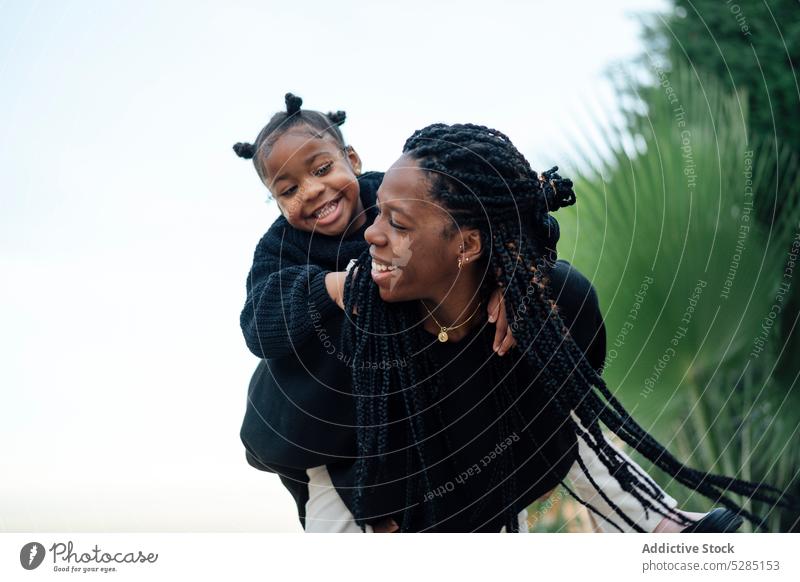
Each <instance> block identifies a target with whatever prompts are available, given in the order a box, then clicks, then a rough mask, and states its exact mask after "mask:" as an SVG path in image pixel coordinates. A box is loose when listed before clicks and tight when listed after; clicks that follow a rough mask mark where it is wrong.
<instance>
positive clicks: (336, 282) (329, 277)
mask: <svg viewBox="0 0 800 582" xmlns="http://www.w3.org/2000/svg"><path fill="white" fill-rule="evenodd" d="M347 273H348V271H331V272H330V273H327V274H326V275H325V288H326V289H327V290H328V295H330V296H331V299H333V300H334V301H335V302H336V305H338V306H339V309H342V310H344V283H345V280H346V279H347ZM356 273H358V267H356V268H355V271H354V276H355V274H356ZM353 315H358V310H357V309H356V308H355V307H354V308H353Z"/></svg>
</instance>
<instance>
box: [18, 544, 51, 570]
mask: <svg viewBox="0 0 800 582" xmlns="http://www.w3.org/2000/svg"><path fill="white" fill-rule="evenodd" d="M44 554H45V551H44V546H43V545H42V544H40V543H39V542H29V543H27V544H25V545H24V546H22V549H21V550H20V551H19V563H20V564H22V567H23V568H25V569H26V570H34V569H36V568H38V567H39V566H40V565H41V563H42V561H43V560H44Z"/></svg>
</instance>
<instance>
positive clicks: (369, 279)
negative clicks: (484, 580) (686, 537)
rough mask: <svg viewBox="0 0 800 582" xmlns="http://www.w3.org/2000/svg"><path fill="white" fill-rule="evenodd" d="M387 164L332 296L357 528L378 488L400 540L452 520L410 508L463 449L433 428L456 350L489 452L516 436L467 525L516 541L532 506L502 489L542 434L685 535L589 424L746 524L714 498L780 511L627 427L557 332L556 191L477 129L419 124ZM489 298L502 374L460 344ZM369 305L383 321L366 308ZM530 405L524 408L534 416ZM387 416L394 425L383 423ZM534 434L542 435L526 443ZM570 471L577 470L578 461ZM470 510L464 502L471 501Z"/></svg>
mask: <svg viewBox="0 0 800 582" xmlns="http://www.w3.org/2000/svg"><path fill="white" fill-rule="evenodd" d="M403 152H404V155H403V156H402V157H401V158H400V159H399V160H398V161H397V162H396V163H395V165H394V166H393V167H392V169H391V170H390V171H389V172H387V175H386V176H385V178H384V181H383V184H382V185H381V188H380V189H379V192H378V206H379V211H380V215H379V217H378V218H377V219H376V221H375V222H374V223H373V225H372V226H371V227H370V228H369V229H368V230H367V235H366V238H367V241H368V242H370V244H371V248H370V252H369V254H366V253H365V255H363V256H362V257H361V258H360V259H359V261H358V263H357V267H358V269H357V270H356V271H355V273H354V274H353V275H352V276H351V278H350V283H351V285H350V287H348V288H347V294H346V297H345V303H346V310H345V313H351V312H354V313H356V314H357V315H353V316H352V319H353V325H350V326H348V327H347V332H348V334H347V345H348V347H349V348H350V349H351V350H352V353H353V358H354V364H355V365H354V374H353V391H354V394H355V396H356V397H357V421H358V422H357V424H358V429H357V430H358V449H359V458H358V460H357V463H356V464H357V469H356V475H357V477H356V484H355V486H356V495H355V497H354V503H353V508H354V511H353V513H354V515H355V518H356V520H357V521H358V522H359V523H363V517H364V515H368V514H370V513H374V509H372V508H370V492H369V487H370V486H372V485H374V484H376V483H381V482H388V481H391V480H392V479H402V483H403V487H402V489H403V492H404V493H405V495H406V500H407V504H406V507H405V510H404V512H403V514H402V516H401V521H402V523H401V529H403V530H407V531H429V530H436V529H437V528H438V527H439V524H441V523H443V520H447V519H450V518H451V517H452V515H450V514H446V515H442V512H437V509H440V508H441V507H442V505H444V506H445V512H447V511H449V510H450V509H452V508H448V507H447V504H446V503H444V504H427V505H425V504H424V503H420V500H422V499H425V498H426V496H427V492H429V491H431V490H432V489H433V488H435V487H436V486H437V485H438V484H439V483H441V482H443V481H446V479H447V478H448V474H450V475H452V474H454V472H455V471H458V470H459V467H458V466H455V467H453V468H452V469H448V468H446V463H445V462H444V461H445V459H448V460H452V459H453V458H456V455H455V454H454V451H459V450H460V447H462V446H467V441H466V439H465V435H464V434H458V431H457V430H445V429H447V428H450V427H453V426H454V423H455V422H457V418H455V417H454V416H453V415H452V414H451V408H452V407H451V406H450V403H447V405H445V399H446V398H448V397H450V396H451V395H452V391H448V388H447V386H446V385H443V383H442V382H441V381H440V380H441V377H440V374H438V373H437V371H438V370H441V369H442V368H441V367H439V366H440V365H441V364H442V363H443V362H446V361H448V360H449V358H451V357H452V356H453V353H452V352H441V353H437V352H436V348H437V347H440V348H441V347H442V346H444V345H446V344H448V343H449V342H450V341H453V340H459V339H460V340H461V341H462V342H463V341H470V340H474V343H476V344H477V343H479V342H483V349H482V353H483V354H484V356H485V357H484V360H483V361H478V362H474V363H473V364H472V366H470V367H469V369H468V370H466V371H465V370H459V371H458V372H459V373H461V375H462V376H463V377H464V378H465V382H473V381H474V378H475V377H476V376H475V375H476V374H480V373H483V374H484V377H485V379H486V384H487V388H488V391H489V392H490V394H491V398H492V399H493V400H494V403H493V404H494V407H495V410H496V412H497V415H496V416H497V419H498V421H497V422H496V424H495V426H494V427H493V429H494V430H493V432H494V435H493V437H492V438H493V439H494V441H495V442H499V441H500V440H501V439H502V438H504V437H505V435H508V434H518V435H520V440H519V442H515V443H514V444H512V445H510V446H509V447H508V450H509V452H510V453H511V454H505V453H504V454H503V455H500V458H499V464H498V465H497V473H498V475H497V476H496V478H495V479H493V480H491V481H490V483H491V484H492V487H493V489H492V491H496V493H497V494H493V495H492V496H491V501H490V502H489V504H488V505H489V507H490V509H489V510H482V512H481V514H480V516H479V518H478V519H479V520H483V519H485V520H486V523H493V524H495V525H496V524H498V523H501V524H502V525H504V526H505V527H506V530H507V531H512V530H513V529H515V528H516V524H517V515H518V512H519V510H520V509H521V508H524V507H525V506H526V505H527V504H528V503H530V502H531V501H532V500H533V499H535V498H536V497H535V494H534V493H535V488H534V490H533V491H532V490H531V486H530V481H529V480H525V481H523V480H522V479H519V478H518V477H519V473H520V468H521V467H524V466H525V463H527V462H528V461H529V459H530V458H529V457H528V456H527V455H534V454H536V451H537V450H545V451H547V452H549V449H547V447H548V442H551V443H552V442H555V440H557V439H555V438H552V437H556V435H557V436H558V437H559V438H563V439H564V444H563V445H562V444H556V445H553V446H552V451H553V453H554V454H555V455H558V454H559V453H560V454H561V456H566V457H569V455H570V454H573V455H574V441H573V440H572V439H576V438H577V439H580V440H581V441H583V443H584V444H585V445H586V446H588V447H589V448H591V449H592V450H593V451H594V452H595V453H596V455H597V456H598V458H599V459H601V461H602V462H603V464H604V465H605V466H606V467H607V468H608V470H609V472H610V474H611V475H613V476H614V477H615V479H616V480H617V481H618V482H619V484H620V486H621V488H622V489H623V490H624V491H626V492H628V493H629V494H630V495H632V496H634V497H636V498H637V499H638V500H639V501H640V502H641V505H642V507H643V508H644V510H645V511H646V512H655V513H657V514H660V515H662V516H663V517H665V518H668V519H670V520H673V521H675V522H676V523H679V524H682V525H687V524H689V523H691V522H692V520H688V519H686V518H685V516H683V515H682V514H680V513H678V512H676V511H674V508H671V507H669V505H668V504H666V503H665V501H666V500H665V497H664V495H663V492H660V491H659V490H658V488H657V487H656V486H655V485H654V484H653V483H652V481H651V480H650V479H648V478H646V476H644V475H641V474H640V473H639V470H638V468H637V467H636V466H635V465H633V464H631V463H630V461H629V459H626V458H625V457H624V456H622V455H620V454H619V452H618V451H616V450H614V449H613V448H612V447H610V446H609V444H608V442H607V441H606V439H604V438H603V435H602V432H601V427H600V421H602V422H603V423H604V424H605V425H606V426H607V427H608V428H609V429H611V430H612V431H613V432H614V433H616V434H617V435H618V436H619V437H621V438H622V439H623V440H624V441H625V442H626V443H628V444H629V445H630V446H632V447H633V448H634V449H636V450H637V451H638V452H640V453H641V454H642V455H644V456H645V457H647V458H648V459H649V460H651V461H652V462H653V463H655V464H656V466H658V467H659V468H661V469H662V470H663V471H665V472H666V473H668V474H669V475H670V476H671V477H672V478H674V479H675V480H676V481H678V482H680V483H682V484H683V485H685V486H687V487H689V488H691V489H693V490H695V491H697V492H699V493H701V494H703V495H705V496H707V497H709V498H712V499H714V500H715V501H716V500H718V501H719V502H721V503H722V504H723V505H724V506H726V507H727V508H729V509H730V510H732V511H734V512H736V513H738V514H740V515H742V516H744V517H746V518H747V519H749V520H751V521H752V522H753V523H754V524H756V525H757V526H761V525H762V522H761V519H759V518H758V517H756V516H755V515H753V514H752V513H750V512H749V511H747V510H745V509H742V508H740V507H739V506H738V505H737V504H735V503H734V502H733V501H731V500H730V499H728V498H727V497H725V496H724V495H723V492H724V491H725V490H727V491H730V492H733V493H738V494H741V495H745V496H747V497H750V498H753V499H758V500H760V501H764V502H767V503H770V504H773V505H782V506H787V507H788V506H791V505H792V503H794V502H793V501H790V500H788V499H787V498H786V496H785V495H784V493H783V492H782V491H780V490H778V489H776V488H774V487H771V486H769V485H765V484H756V483H749V482H746V481H741V480H738V479H734V478H731V477H727V476H722V475H711V474H707V473H704V472H702V471H697V470H694V469H691V468H689V467H686V466H684V465H683V464H681V463H680V462H679V461H677V459H675V458H674V457H673V456H672V455H671V454H670V453H669V452H668V451H666V450H665V449H664V448H663V447H662V446H661V445H660V444H659V443H658V442H657V441H656V440H655V439H654V438H653V437H652V436H651V435H649V434H648V433H647V432H646V431H644V430H643V429H642V428H641V427H640V426H639V425H638V424H637V423H636V422H635V421H634V420H633V419H632V418H631V417H630V415H629V414H628V413H627V411H625V409H624V408H623V407H622V405H621V404H620V403H619V401H618V400H617V399H616V398H615V397H614V395H613V394H612V393H611V392H610V390H609V389H608V388H607V386H606V385H605V383H604V382H603V380H602V378H601V376H600V375H599V374H598V373H597V370H595V369H594V368H593V367H592V366H591V365H590V364H589V363H588V362H587V360H586V358H585V357H584V354H583V353H582V351H581V350H580V348H579V347H578V346H577V345H576V343H575V342H574V341H573V340H572V338H571V337H570V335H569V333H567V332H566V330H565V328H564V324H563V321H562V320H561V318H560V317H559V316H558V313H557V312H558V308H557V305H556V304H555V302H554V298H553V296H552V295H551V292H550V289H549V287H548V285H547V278H548V276H549V273H550V271H551V269H552V260H551V259H552V257H551V256H550V253H549V252H548V249H546V248H544V246H543V244H542V241H543V240H545V239H546V233H547V229H548V220H547V212H548V210H549V209H551V208H553V207H556V208H557V207H558V206H563V205H567V204H571V203H573V202H574V193H573V192H572V190H571V182H569V181H566V180H560V179H559V177H558V176H557V175H549V176H548V175H545V176H544V179H543V180H540V179H539V177H538V176H537V175H536V173H535V172H533V170H532V169H531V168H530V165H529V164H528V162H527V160H525V158H524V156H522V154H521V153H520V152H519V151H518V150H517V149H516V148H515V147H514V146H513V144H511V142H510V140H509V139H508V138H507V137H506V136H505V135H503V134H502V133H500V132H498V131H495V130H491V129H488V128H485V127H480V126H474V125H454V126H447V125H443V124H435V125H432V126H429V127H427V128H425V129H422V130H420V131H418V132H416V133H415V134H414V135H413V136H412V137H411V138H409V140H408V141H407V142H406V144H405V147H404V149H403ZM531 217H533V220H531ZM415 249H420V250H419V251H417V252H423V250H424V252H425V253H426V254H425V256H424V260H423V261H417V262H415V261H414V258H416V257H415V254H414V253H415ZM398 250H399V251H400V253H401V254H403V255H407V254H408V253H409V251H410V252H411V253H412V255H411V259H410V260H407V257H405V258H404V259H403V264H402V265H398V263H397V256H396V255H397V254H398ZM392 267H393V268H392ZM496 286H501V287H503V288H505V289H506V295H505V297H506V301H505V304H506V314H507V317H508V320H509V321H510V322H513V323H512V332H513V335H514V337H515V339H516V341H517V342H518V344H519V348H518V352H519V358H518V365H517V366H516V367H515V368H514V369H513V370H511V371H509V370H508V363H507V362H502V363H501V362H500V361H498V359H497V358H493V357H492V356H491V351H490V350H491V348H490V347H489V346H490V345H491V344H490V342H489V341H488V337H487V336H486V334H479V333H475V335H474V338H471V335H470V334H471V332H472V331H473V330H475V329H477V326H478V325H479V323H478V322H477V320H478V318H480V317H481V314H480V311H481V310H480V305H481V303H482V302H485V301H486V298H487V297H488V295H487V293H488V291H489V290H491V289H493V288H495V287H496ZM384 302H388V303H390V304H391V305H390V306H389V307H390V308H383V309H379V308H377V306H378V305H380V304H381V303H384ZM473 314H475V316H473ZM470 318H472V319H470ZM448 328H449V329H452V331H449V329H448ZM442 332H444V335H442ZM437 337H438V340H441V341H437ZM397 353H406V354H413V355H414V362H415V365H413V366H408V367H405V368H400V367H387V368H384V369H380V368H378V369H375V368H373V367H371V366H370V367H364V366H360V365H359V364H360V363H361V362H365V361H372V362H374V361H381V360H383V359H386V358H387V357H389V356H390V355H391V354H397ZM467 364H468V362H467ZM467 400H469V398H468V399H467ZM484 402H485V401H484ZM523 403H524V405H523ZM471 404H472V402H470V405H471ZM531 405H540V406H541V408H540V409H539V411H540V412H541V414H536V412H535V410H536V409H535V408H533V407H531ZM475 406H478V402H477V400H476V401H475ZM401 417H402V418H403V421H404V422H402V423H396V422H395V421H396V419H397V418H401ZM548 424H550V425H551V426H548ZM541 426H545V427H547V430H546V431H545V432H542V431H540V430H538V428H537V427H541ZM488 428H489V427H487V429H488ZM487 432H488V430H487ZM440 433H441V434H444V435H447V436H451V437H452V436H455V437H457V438H458V437H461V438H462V439H464V440H459V441H457V442H454V443H452V444H451V445H449V446H446V447H445V449H446V450H445V452H444V453H442V451H441V450H437V446H438V445H439V444H441V443H442V442H443V441H444V440H445V439H442V438H438V437H437V438H429V435H434V434H435V435H438V434H440ZM526 437H527V438H526ZM542 439H544V440H542ZM540 445H541V446H540ZM401 450H403V451H405V452H406V454H405V455H404V457H405V458H404V459H403V460H404V463H403V466H402V468H398V465H399V463H397V462H395V464H394V465H392V463H391V462H390V461H387V459H389V458H390V455H392V454H393V453H395V452H396V451H401ZM518 453H519V454H518ZM395 458H396V459H399V458H398V457H397V456H396V455H395ZM576 460H577V462H578V463H579V464H580V463H581V458H580V456H578V457H577V459H576ZM459 461H461V460H460V459H459ZM548 462H549V467H547V468H548V470H550V469H552V470H551V474H552V475H553V477H552V478H553V479H554V480H555V479H556V478H558V477H563V475H564V472H565V468H564V466H563V465H562V464H560V457H558V456H556V457H555V458H552V457H551V458H549V459H542V464H541V466H542V467H545V466H546V465H547V464H548ZM462 466H463V465H462ZM567 468H568V466H567ZM393 469H394V470H393ZM535 473H536V472H535V471H529V474H530V475H533V474H535ZM455 474H458V473H455ZM587 477H590V476H588V475H587ZM471 480H472V479H471ZM471 480H470V481H471ZM468 482H469V481H468ZM485 497H486V495H485V494H484V495H480V493H479V492H476V493H475V501H477V500H478V498H485ZM445 498H446V496H445ZM610 505H612V507H613V503H610ZM616 509H617V508H615V511H616ZM616 517H617V518H618V520H619V521H621V522H624V523H626V524H628V525H629V526H632V527H633V526H635V523H634V522H633V521H632V520H631V519H630V516H628V515H626V514H625V512H624V511H621V510H620V511H616ZM472 523H474V520H473V522H472ZM480 525H481V526H483V522H481V524H480ZM634 529H635V528H634ZM495 531H496V530H495Z"/></svg>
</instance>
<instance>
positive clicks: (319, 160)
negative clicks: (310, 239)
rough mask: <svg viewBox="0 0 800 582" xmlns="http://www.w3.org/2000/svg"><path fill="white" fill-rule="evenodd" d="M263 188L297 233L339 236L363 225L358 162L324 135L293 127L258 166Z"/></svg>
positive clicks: (353, 154)
mask: <svg viewBox="0 0 800 582" xmlns="http://www.w3.org/2000/svg"><path fill="white" fill-rule="evenodd" d="M262 164H263V168H264V172H263V175H264V184H265V185H266V186H267V188H268V189H269V191H270V192H271V193H272V195H273V196H274V198H275V200H276V202H277V203H278V207H279V208H280V210H281V214H283V216H284V217H285V218H286V220H287V221H288V222H289V224H290V225H292V226H293V227H294V228H296V229H298V230H303V231H306V232H315V233H317V234H325V235H329V236H341V235H342V234H349V233H350V232H352V231H354V230H357V229H358V228H360V227H361V226H362V225H363V224H364V222H365V221H366V216H365V215H364V212H363V210H364V208H363V204H362V203H361V198H360V196H359V192H360V191H359V185H358V180H357V179H356V176H357V174H358V173H359V172H360V171H361V160H360V159H359V157H358V154H357V153H356V152H355V150H354V149H353V148H349V147H348V148H346V149H345V150H343V149H342V147H341V146H340V145H339V143H338V142H337V141H336V140H335V139H333V138H332V137H330V136H328V135H327V134H323V135H321V136H320V135H319V134H317V133H316V132H314V131H312V130H311V129H310V128H307V127H302V126H301V127H296V128H292V129H290V130H288V131H287V132H286V133H284V134H282V135H281V136H280V137H279V138H278V139H277V140H276V141H275V143H274V144H272V147H271V148H269V151H268V152H267V155H266V157H265V158H264V159H263V161H262Z"/></svg>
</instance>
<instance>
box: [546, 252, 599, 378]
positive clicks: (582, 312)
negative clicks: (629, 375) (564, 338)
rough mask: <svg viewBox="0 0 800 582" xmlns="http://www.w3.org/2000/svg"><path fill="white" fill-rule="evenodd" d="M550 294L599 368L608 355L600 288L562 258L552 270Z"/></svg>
mask: <svg viewBox="0 0 800 582" xmlns="http://www.w3.org/2000/svg"><path fill="white" fill-rule="evenodd" d="M550 292H551V297H552V299H553V300H554V301H555V303H556V306H557V307H558V313H559V315H560V317H561V319H562V321H563V322H564V324H565V325H566V326H567V328H568V329H569V331H570V335H571V336H572V337H573V339H574V340H575V343H577V344H578V346H579V347H580V348H581V350H583V352H584V354H586V356H587V358H588V359H589V362H590V363H591V365H592V366H593V367H594V368H595V369H596V370H601V369H602V367H603V365H604V361H605V357H606V330H605V323H604V321H603V315H602V313H601V311H600V302H599V300H598V297H597V291H596V290H595V288H594V285H592V282H591V281H589V279H588V278H587V277H586V276H585V275H584V274H583V273H581V272H580V271H579V270H578V269H577V268H576V267H575V266H574V265H572V264H570V263H569V261H565V260H563V259H559V260H558V261H556V263H555V265H554V267H553V269H552V271H551V273H550Z"/></svg>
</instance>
